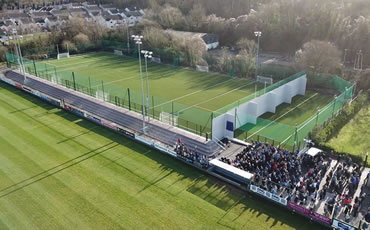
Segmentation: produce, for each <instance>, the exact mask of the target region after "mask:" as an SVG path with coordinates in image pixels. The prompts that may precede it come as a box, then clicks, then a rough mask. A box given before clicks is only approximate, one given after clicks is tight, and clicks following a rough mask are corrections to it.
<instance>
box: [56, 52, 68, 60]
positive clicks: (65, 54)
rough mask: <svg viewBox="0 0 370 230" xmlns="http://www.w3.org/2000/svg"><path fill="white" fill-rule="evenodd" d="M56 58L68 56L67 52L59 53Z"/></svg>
mask: <svg viewBox="0 0 370 230" xmlns="http://www.w3.org/2000/svg"><path fill="white" fill-rule="evenodd" d="M57 58H58V59H62V58H69V53H59V54H58V56H57Z"/></svg>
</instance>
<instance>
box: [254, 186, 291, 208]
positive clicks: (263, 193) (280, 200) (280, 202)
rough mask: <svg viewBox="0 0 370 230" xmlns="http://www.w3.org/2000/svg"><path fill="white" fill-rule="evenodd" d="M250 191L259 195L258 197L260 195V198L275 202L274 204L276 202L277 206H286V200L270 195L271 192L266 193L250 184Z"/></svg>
mask: <svg viewBox="0 0 370 230" xmlns="http://www.w3.org/2000/svg"><path fill="white" fill-rule="evenodd" d="M250 190H251V191H252V192H255V193H257V194H259V195H261V196H264V197H266V198H268V199H270V200H272V201H275V202H277V203H279V204H282V205H284V206H286V205H287V202H288V201H287V200H286V199H284V198H282V197H279V196H277V195H275V194H272V193H271V192H269V191H266V190H264V189H262V188H260V187H258V186H255V185H252V184H251V186H250Z"/></svg>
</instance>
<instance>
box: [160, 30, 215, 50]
mask: <svg viewBox="0 0 370 230" xmlns="http://www.w3.org/2000/svg"><path fill="white" fill-rule="evenodd" d="M166 32H167V34H169V35H170V36H174V37H179V38H189V39H196V38H199V39H201V41H203V43H204V50H205V51H207V50H210V49H216V48H217V47H218V46H219V38H218V36H217V35H216V34H208V33H195V32H187V31H176V30H166Z"/></svg>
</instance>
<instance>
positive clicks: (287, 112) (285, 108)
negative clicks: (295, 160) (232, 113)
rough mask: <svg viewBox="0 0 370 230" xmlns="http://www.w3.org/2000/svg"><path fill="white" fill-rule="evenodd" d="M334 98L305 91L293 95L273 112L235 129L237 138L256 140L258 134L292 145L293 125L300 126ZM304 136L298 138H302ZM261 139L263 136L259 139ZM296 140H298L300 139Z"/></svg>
mask: <svg viewBox="0 0 370 230" xmlns="http://www.w3.org/2000/svg"><path fill="white" fill-rule="evenodd" d="M333 99H334V98H333V97H331V96H328V95H323V94H320V93H316V92H312V91H307V92H306V94H305V95H304V96H301V95H297V96H295V97H293V99H292V103H291V104H287V103H283V104H281V105H279V106H278V107H277V108H276V112H275V113H265V114H263V115H262V116H261V117H260V118H258V119H257V124H256V125H254V124H251V123H248V124H246V125H244V126H243V127H241V128H240V130H237V131H236V133H237V137H238V138H239V139H243V140H244V139H246V138H248V140H251V139H254V140H257V137H258V136H262V137H266V138H269V139H270V140H269V141H271V140H275V141H276V142H282V141H284V140H286V143H287V144H289V145H293V142H294V137H293V138H290V139H288V140H287V138H289V137H290V136H291V137H292V136H294V133H295V127H296V126H301V125H303V124H304V123H305V121H307V120H308V119H309V118H311V117H312V116H314V115H315V114H317V111H318V109H322V108H324V107H325V106H327V105H328V104H329V103H330V102H331V101H332V100H333ZM303 138H304V137H302V138H300V139H302V140H303ZM261 140H262V141H263V140H264V138H262V139H261ZM302 140H298V141H302Z"/></svg>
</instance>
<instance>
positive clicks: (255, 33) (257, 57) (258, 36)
mask: <svg viewBox="0 0 370 230" xmlns="http://www.w3.org/2000/svg"><path fill="white" fill-rule="evenodd" d="M254 35H255V36H256V37H257V55H256V79H257V76H258V62H259V50H260V37H261V35H262V32H261V31H256V32H254Z"/></svg>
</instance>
